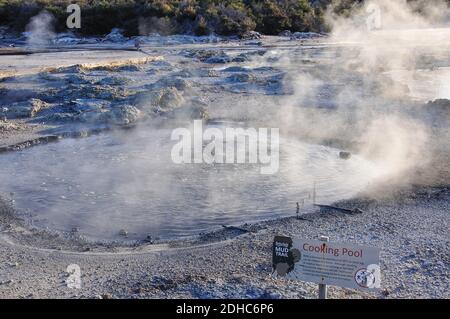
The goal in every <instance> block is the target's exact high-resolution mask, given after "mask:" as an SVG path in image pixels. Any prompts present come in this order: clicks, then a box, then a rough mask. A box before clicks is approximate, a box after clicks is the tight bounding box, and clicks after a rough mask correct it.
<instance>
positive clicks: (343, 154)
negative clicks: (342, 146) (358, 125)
mask: <svg viewBox="0 0 450 319" xmlns="http://www.w3.org/2000/svg"><path fill="white" fill-rule="evenodd" d="M339 157H340V158H342V159H345V160H347V159H349V158H350V157H352V153H350V152H345V151H341V152H339Z"/></svg>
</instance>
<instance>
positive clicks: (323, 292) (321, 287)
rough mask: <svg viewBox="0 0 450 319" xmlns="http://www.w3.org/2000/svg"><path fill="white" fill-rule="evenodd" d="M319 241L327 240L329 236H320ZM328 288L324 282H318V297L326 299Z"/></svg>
mask: <svg viewBox="0 0 450 319" xmlns="http://www.w3.org/2000/svg"><path fill="white" fill-rule="evenodd" d="M319 240H320V241H324V242H329V241H330V237H328V236H320V238H319ZM327 292H328V288H327V285H325V284H319V299H327Z"/></svg>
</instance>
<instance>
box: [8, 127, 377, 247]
mask: <svg viewBox="0 0 450 319" xmlns="http://www.w3.org/2000/svg"><path fill="white" fill-rule="evenodd" d="M170 134H171V130H168V129H148V130H138V131H135V132H133V133H132V134H130V132H127V134H126V135H125V134H119V133H116V134H112V135H111V134H108V135H106V134H105V135H97V136H92V137H89V138H84V139H66V140H62V141H60V142H58V143H55V144H47V145H41V146H36V147H34V148H31V149H27V150H23V151H19V152H14V153H9V154H6V155H3V156H1V157H0V173H1V176H2V183H0V191H2V192H14V195H13V196H14V199H15V202H16V206H17V209H18V210H19V211H20V212H21V213H22V214H23V215H24V216H25V218H26V219H28V220H29V221H30V222H31V223H32V224H33V225H35V226H38V227H48V228H49V229H53V230H59V231H70V230H71V229H72V228H74V227H77V228H78V229H79V232H80V233H81V234H82V235H84V236H86V237H87V238H90V239H94V240H113V239H118V238H119V237H118V233H119V231H120V229H126V230H127V231H128V232H129V238H130V239H142V238H145V237H146V236H147V235H151V236H153V238H155V237H159V238H161V239H163V238H175V237H183V236H190V235H196V234H198V233H200V232H204V231H208V230H212V229H215V228H220V227H221V225H222V224H227V225H230V224H241V223H244V222H250V221H257V220H262V219H270V218H275V217H278V216H287V215H293V214H295V202H297V201H299V202H302V200H304V201H305V210H306V209H308V208H311V207H312V206H311V204H312V194H311V193H312V189H313V184H314V182H316V189H317V202H318V203H323V204H326V203H331V202H333V201H335V200H337V199H343V198H348V197H350V196H352V195H354V194H355V193H357V192H358V191H360V190H361V189H363V188H364V187H366V186H367V184H368V183H370V181H371V180H372V179H373V178H374V177H375V176H376V174H377V170H376V168H375V167H374V166H373V165H372V164H371V163H370V162H368V161H367V160H365V159H363V158H361V157H358V156H356V155H354V156H352V157H351V159H349V160H343V159H340V158H339V150H337V149H334V148H330V147H325V146H321V145H313V144H306V143H302V142H296V141H292V140H291V141H286V140H282V141H281V145H280V169H279V171H278V173H277V174H274V175H261V174H260V167H261V166H260V165H259V164H252V165H250V164H213V165H207V164H178V165H177V164H173V163H172V161H171V157H170V151H171V148H172V146H173V145H174V143H176V142H175V141H171V140H170Z"/></svg>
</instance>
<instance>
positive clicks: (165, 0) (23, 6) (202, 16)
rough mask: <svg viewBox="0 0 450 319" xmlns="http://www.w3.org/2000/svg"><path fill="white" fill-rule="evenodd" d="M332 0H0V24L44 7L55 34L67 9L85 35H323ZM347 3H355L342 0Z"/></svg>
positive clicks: (19, 27) (19, 25) (20, 22)
mask: <svg viewBox="0 0 450 319" xmlns="http://www.w3.org/2000/svg"><path fill="white" fill-rule="evenodd" d="M330 1H331V0H309V1H308V0H154V1H149V0H79V1H69V0H53V1H52V0H25V1H22V0H0V24H1V25H7V26H10V27H11V28H13V29H14V30H16V31H23V30H24V29H25V26H26V25H27V23H28V21H29V19H30V18H31V17H32V16H34V15H36V14H38V13H39V12H40V11H41V10H43V9H46V10H47V11H49V12H51V13H52V14H53V15H54V16H55V20H56V23H55V28H56V30H57V31H64V30H65V21H66V18H67V16H68V14H67V13H66V7H67V5H68V4H70V3H77V4H79V5H80V7H81V10H82V11H81V13H82V28H81V29H80V30H78V32H79V33H81V34H84V35H96V34H105V33H108V32H109V31H110V30H111V29H112V28H114V27H118V28H122V29H124V30H125V33H126V35H138V34H145V33H151V32H157V33H161V34H172V33H194V34H197V35H205V34H209V33H211V32H215V33H217V34H222V35H231V34H242V33H244V32H246V31H253V30H255V31H258V32H261V33H263V34H278V33H280V32H281V31H283V30H290V31H292V32H296V31H316V32H317V31H323V30H324V28H325V27H324V23H323V14H324V10H325V7H326V5H327V4H329V2H330ZM342 2H348V3H355V2H358V1H357V0H352V1H342Z"/></svg>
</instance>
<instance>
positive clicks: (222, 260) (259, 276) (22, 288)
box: [0, 188, 450, 298]
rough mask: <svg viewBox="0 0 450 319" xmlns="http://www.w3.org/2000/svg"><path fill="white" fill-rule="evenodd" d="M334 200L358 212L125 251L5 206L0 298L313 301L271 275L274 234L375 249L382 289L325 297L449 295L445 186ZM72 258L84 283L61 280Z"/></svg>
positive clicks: (305, 286) (449, 203)
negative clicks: (43, 225)
mask: <svg viewBox="0 0 450 319" xmlns="http://www.w3.org/2000/svg"><path fill="white" fill-rule="evenodd" d="M339 205H341V206H342V207H348V208H354V207H358V208H360V209H362V210H363V211H364V213H363V214H360V215H344V214H341V213H330V212H328V213H321V212H314V213H309V214H307V215H305V217H306V218H305V219H306V220H297V219H295V218H294V217H293V218H285V219H280V220H276V221H267V222H263V223H259V224H255V225H246V227H248V229H250V230H251V232H249V233H245V234H241V235H238V234H236V232H234V233H233V231H230V232H228V231H224V232H217V233H211V234H207V235H205V236H203V237H201V238H199V239H198V240H196V241H193V242H173V243H168V244H166V245H140V246H137V247H123V248H121V247H106V246H96V245H89V244H86V243H80V242H77V241H76V240H73V241H66V240H63V239H61V238H56V237H53V238H52V240H51V241H50V240H49V238H48V237H49V236H50V235H48V234H46V233H45V232H42V231H30V230H27V229H25V228H23V227H21V226H20V223H19V222H18V221H15V219H14V218H13V217H11V215H9V214H8V213H7V212H5V208H3V213H2V215H1V218H2V223H1V225H2V226H1V227H2V228H1V232H0V256H1V257H0V297H1V298H111V297H112V298H315V297H316V295H317V287H316V285H314V284H309V283H304V282H294V281H288V280H284V279H274V278H272V277H271V243H272V240H273V237H274V236H275V235H279V234H282V235H289V236H298V237H302V238H317V237H318V236H319V235H328V236H330V239H331V240H332V241H345V242H351V243H355V244H364V245H370V246H376V247H380V248H381V250H382V252H381V270H382V289H381V290H379V291H376V292H374V293H365V292H359V291H355V290H350V289H342V288H335V287H331V288H330V289H329V294H330V297H331V298H449V297H450V293H449V286H450V258H449V251H448V247H449V242H450V236H449V233H448V229H449V222H450V214H449V212H450V189H449V188H420V189H415V190H414V191H412V190H409V191H405V192H403V193H399V194H396V196H393V197H392V198H390V199H382V200H380V199H378V200H369V199H367V198H364V199H355V200H351V201H346V202H342V203H339ZM58 242H60V243H61V246H60V247H55V243H58ZM50 243H52V244H50ZM52 245H53V246H52ZM52 248H53V249H52ZM69 250H70V251H69ZM83 250H85V251H84V252H83ZM70 264H77V265H79V266H80V269H81V274H82V276H81V278H82V286H81V289H70V288H68V287H67V285H66V279H67V278H68V273H67V272H66V269H67V267H68V265H70Z"/></svg>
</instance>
